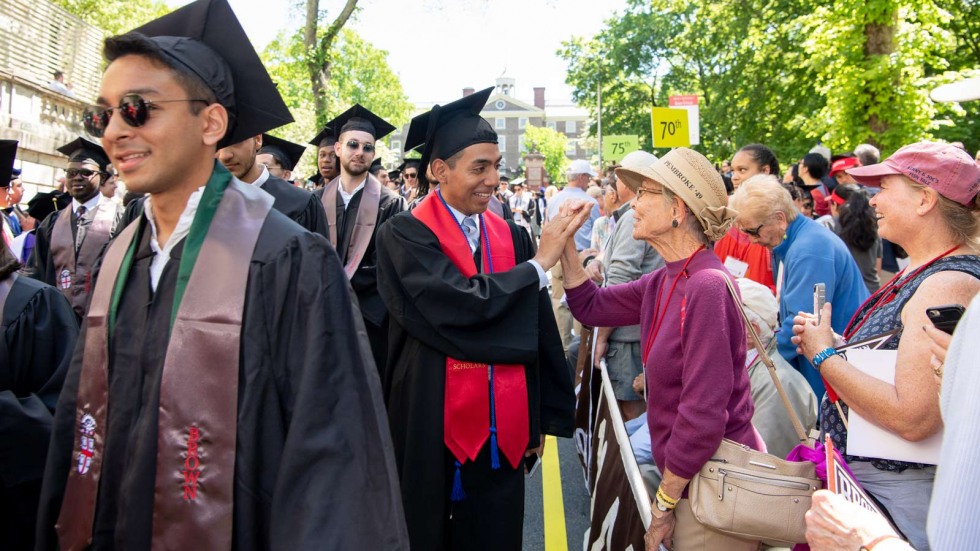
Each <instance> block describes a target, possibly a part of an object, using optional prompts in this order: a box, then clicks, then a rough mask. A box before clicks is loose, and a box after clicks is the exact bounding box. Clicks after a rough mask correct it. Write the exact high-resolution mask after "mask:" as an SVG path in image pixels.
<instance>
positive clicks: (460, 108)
mask: <svg viewBox="0 0 980 551" xmlns="http://www.w3.org/2000/svg"><path fill="white" fill-rule="evenodd" d="M491 92H493V87H490V88H487V89H485V90H481V91H479V92H476V93H475V94H470V95H468V96H466V97H464V98H461V99H458V100H456V101H454V102H452V103H447V104H446V105H442V106H440V105H436V106H435V107H433V108H432V110H431V111H428V112H427V113H422V114H421V115H418V116H416V117H415V118H413V119H412V123H411V125H410V126H409V127H408V135H407V136H406V137H405V150H406V151H408V150H409V149H415V148H416V147H419V146H420V145H421V146H423V147H422V158H421V159H419V166H420V167H423V166H424V167H427V166H429V163H430V162H431V161H432V160H433V159H448V158H449V157H452V156H453V155H455V154H456V153H459V152H460V151H462V150H464V149H466V148H467V147H469V146H471V145H474V144H478V143H494V144H495V143H497V133H496V132H495V131H494V129H493V127H491V126H490V123H489V122H487V121H486V119H484V118H483V117H481V116H480V112H481V111H483V106H485V105H486V104H487V99H488V98H489V97H490V93H491ZM419 172H420V174H419V176H420V178H419V182H420V183H425V184H427V183H428V181H427V180H426V179H425V175H424V174H422V173H421V172H422V171H421V170H420V171H419Z"/></svg>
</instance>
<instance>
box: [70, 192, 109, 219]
mask: <svg viewBox="0 0 980 551" xmlns="http://www.w3.org/2000/svg"><path fill="white" fill-rule="evenodd" d="M102 199H103V196H102V192H99V193H96V194H95V196H94V197H92V198H91V199H89V200H88V201H85V202H84V203H79V202H78V199H75V198H72V200H71V212H72V213H73V214H75V215H76V216H77V215H78V207H85V212H86V213H90V212H92V209H94V208H95V207H97V206H99V205H100V204H101V203H102Z"/></svg>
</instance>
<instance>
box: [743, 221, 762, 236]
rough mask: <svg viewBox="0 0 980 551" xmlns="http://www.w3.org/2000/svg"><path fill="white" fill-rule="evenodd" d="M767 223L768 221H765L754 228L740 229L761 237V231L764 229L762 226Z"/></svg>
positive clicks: (745, 232)
mask: <svg viewBox="0 0 980 551" xmlns="http://www.w3.org/2000/svg"><path fill="white" fill-rule="evenodd" d="M765 225H766V223H765V222H763V223H761V224H759V225H758V226H756V227H755V228H754V229H753V228H739V229H740V230H742V233H744V234H747V235H751V236H752V237H759V232H760V231H761V230H762V227H763V226H765Z"/></svg>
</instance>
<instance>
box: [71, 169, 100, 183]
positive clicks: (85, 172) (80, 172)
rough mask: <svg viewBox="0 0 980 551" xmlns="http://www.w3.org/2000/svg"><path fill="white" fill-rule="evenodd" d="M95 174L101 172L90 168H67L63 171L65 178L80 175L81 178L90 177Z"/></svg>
mask: <svg viewBox="0 0 980 551" xmlns="http://www.w3.org/2000/svg"><path fill="white" fill-rule="evenodd" d="M96 174H102V172H100V171H98V170H90V169H87V168H69V169H68V170H66V171H65V178H68V179H69V180H71V179H73V178H75V177H76V176H81V177H82V178H91V177H92V176H94V175H96Z"/></svg>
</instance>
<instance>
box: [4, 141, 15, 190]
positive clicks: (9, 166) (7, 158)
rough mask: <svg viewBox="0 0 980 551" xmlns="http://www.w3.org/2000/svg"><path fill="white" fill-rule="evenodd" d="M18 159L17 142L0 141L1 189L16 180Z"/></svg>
mask: <svg viewBox="0 0 980 551" xmlns="http://www.w3.org/2000/svg"><path fill="white" fill-rule="evenodd" d="M15 159H17V140H0V187H7V186H9V185H10V181H11V180H13V179H14V160H15Z"/></svg>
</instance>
